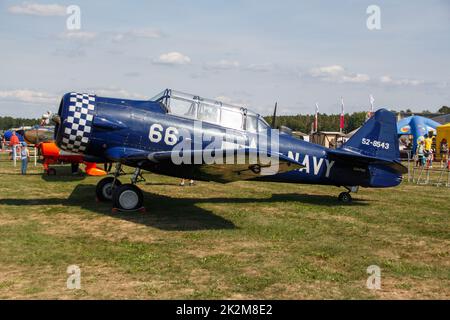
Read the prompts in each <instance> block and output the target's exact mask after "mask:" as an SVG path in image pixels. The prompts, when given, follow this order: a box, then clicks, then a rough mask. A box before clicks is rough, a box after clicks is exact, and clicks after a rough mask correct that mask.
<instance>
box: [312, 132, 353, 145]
mask: <svg viewBox="0 0 450 320" xmlns="http://www.w3.org/2000/svg"><path fill="white" fill-rule="evenodd" d="M345 141H347V138H346V135H345V134H344V133H341V132H335V131H318V132H313V133H311V135H310V142H312V143H315V144H320V145H321V146H324V147H326V148H331V149H336V148H338V147H340V146H341V145H342V144H343V143H344V142H345Z"/></svg>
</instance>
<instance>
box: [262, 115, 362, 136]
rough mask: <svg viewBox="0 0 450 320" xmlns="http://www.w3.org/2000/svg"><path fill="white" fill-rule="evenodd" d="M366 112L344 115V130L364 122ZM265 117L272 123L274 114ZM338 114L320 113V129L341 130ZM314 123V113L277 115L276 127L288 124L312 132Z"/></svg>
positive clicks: (304, 131)
mask: <svg viewBox="0 0 450 320" xmlns="http://www.w3.org/2000/svg"><path fill="white" fill-rule="evenodd" d="M366 114H367V113H366V112H354V113H352V114H345V115H344V119H345V121H344V132H347V133H348V132H351V131H353V130H355V129H357V128H359V127H360V126H362V125H363V124H364V122H365V121H366ZM264 119H265V120H266V121H267V122H268V123H269V124H272V116H268V117H264ZM339 119H340V115H338V114H330V115H328V114H325V113H319V116H318V126H319V131H339ZM313 123H314V115H301V114H299V115H295V116H277V118H276V124H275V125H276V127H279V126H286V127H289V128H291V129H292V130H294V131H301V132H303V133H310V132H311V127H312V124H313Z"/></svg>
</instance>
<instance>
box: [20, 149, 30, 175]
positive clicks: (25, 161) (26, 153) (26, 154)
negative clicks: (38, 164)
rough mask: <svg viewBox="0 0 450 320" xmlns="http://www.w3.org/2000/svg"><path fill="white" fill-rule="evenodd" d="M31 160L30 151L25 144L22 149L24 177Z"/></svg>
mask: <svg viewBox="0 0 450 320" xmlns="http://www.w3.org/2000/svg"><path fill="white" fill-rule="evenodd" d="M29 159H30V151H29V150H28V147H27V144H26V143H25V142H24V143H23V145H22V148H21V149H20V160H22V175H25V174H27V167H28V160H29Z"/></svg>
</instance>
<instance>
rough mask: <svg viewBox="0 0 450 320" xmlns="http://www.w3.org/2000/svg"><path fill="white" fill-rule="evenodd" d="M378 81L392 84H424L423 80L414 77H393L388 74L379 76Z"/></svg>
mask: <svg viewBox="0 0 450 320" xmlns="http://www.w3.org/2000/svg"><path fill="white" fill-rule="evenodd" d="M379 81H380V82H381V84H384V85H393V86H413V87H414V86H419V85H422V84H425V81H423V80H416V79H393V78H392V77H391V76H389V75H384V76H381V77H380V79H379Z"/></svg>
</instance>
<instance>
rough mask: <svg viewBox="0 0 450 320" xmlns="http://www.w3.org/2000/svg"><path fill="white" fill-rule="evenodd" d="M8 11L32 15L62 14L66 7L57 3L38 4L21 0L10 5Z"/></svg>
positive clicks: (64, 12) (48, 15)
mask: <svg viewBox="0 0 450 320" xmlns="http://www.w3.org/2000/svg"><path fill="white" fill-rule="evenodd" d="M8 11H9V12H10V13H12V14H26V15H32V16H44V17H50V16H64V15H66V7H65V6H61V5H59V4H40V3H33V2H23V3H22V4H20V5H15V6H11V7H9V8H8Z"/></svg>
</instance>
